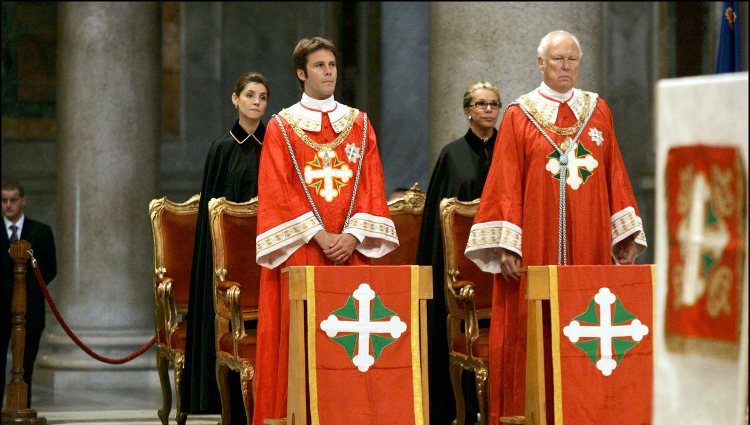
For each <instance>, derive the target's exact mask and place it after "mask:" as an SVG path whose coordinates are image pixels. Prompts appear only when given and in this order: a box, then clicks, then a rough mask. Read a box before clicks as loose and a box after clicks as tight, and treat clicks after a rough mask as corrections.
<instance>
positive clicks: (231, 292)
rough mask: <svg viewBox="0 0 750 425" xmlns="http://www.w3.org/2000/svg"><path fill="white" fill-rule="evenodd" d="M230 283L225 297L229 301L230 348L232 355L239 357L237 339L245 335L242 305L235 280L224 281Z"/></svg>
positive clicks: (238, 287)
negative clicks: (232, 351)
mask: <svg viewBox="0 0 750 425" xmlns="http://www.w3.org/2000/svg"><path fill="white" fill-rule="evenodd" d="M225 283H229V284H231V286H230V287H229V289H227V291H226V299H227V302H228V303H229V321H230V322H231V324H232V348H233V350H234V353H233V354H234V356H235V357H239V348H238V347H239V341H240V339H242V338H243V337H244V336H245V321H244V320H243V318H242V305H241V304H240V297H241V295H242V290H241V289H240V285H239V284H238V283H236V282H231V281H226V282H225Z"/></svg>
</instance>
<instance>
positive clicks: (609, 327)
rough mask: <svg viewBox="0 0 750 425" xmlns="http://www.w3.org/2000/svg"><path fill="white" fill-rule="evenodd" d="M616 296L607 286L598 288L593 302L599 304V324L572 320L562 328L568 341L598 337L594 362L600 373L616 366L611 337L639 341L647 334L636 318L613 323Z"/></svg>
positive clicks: (607, 372)
mask: <svg viewBox="0 0 750 425" xmlns="http://www.w3.org/2000/svg"><path fill="white" fill-rule="evenodd" d="M615 300H616V297H615V295H614V294H613V293H612V292H610V290H609V288H600V289H599V293H597V294H596V295H595V296H594V302H596V303H597V304H598V305H599V325H598V326H581V323H580V322H579V321H577V320H572V321H571V322H570V324H569V325H568V326H565V328H563V334H564V335H565V336H567V337H568V339H569V340H570V342H573V343H575V342H578V340H579V339H580V338H581V337H592V338H599V340H600V344H599V346H600V347H601V353H600V358H599V360H598V361H597V362H596V368H597V369H599V370H600V371H601V372H602V375H604V376H609V375H611V374H612V371H613V370H614V369H615V368H616V367H617V361H616V360H614V359H613V358H612V338H614V337H624V336H626V337H631V338H632V339H633V341H640V340H641V339H643V336H644V335H646V334H648V326H646V325H644V324H642V323H641V321H640V320H638V319H633V321H632V322H630V324H629V325H613V324H612V310H611V306H612V304H614V303H615Z"/></svg>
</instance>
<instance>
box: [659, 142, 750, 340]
mask: <svg viewBox="0 0 750 425" xmlns="http://www.w3.org/2000/svg"><path fill="white" fill-rule="evenodd" d="M745 182H747V177H746V176H745V175H744V172H743V171H742V165H741V162H740V154H739V151H738V150H737V148H736V147H716V146H709V145H691V146H681V147H674V148H672V149H670V150H669V154H668V156H667V168H666V184H667V228H668V232H669V235H668V240H669V270H668V272H667V276H668V277H667V281H668V289H667V303H666V304H667V306H666V323H665V333H666V335H667V336H679V337H688V338H692V339H703V340H715V341H726V342H732V343H736V342H737V341H739V334H740V330H739V327H740V323H741V322H740V312H741V311H742V309H741V305H742V304H741V300H742V292H741V283H742V281H743V270H744V265H743V262H744V258H745V250H746V247H745V246H744V241H745V236H744V232H745V226H746V225H747V205H746V199H747V194H746V188H745Z"/></svg>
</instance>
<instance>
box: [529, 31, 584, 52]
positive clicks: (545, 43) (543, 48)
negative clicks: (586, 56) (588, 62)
mask: <svg viewBox="0 0 750 425" xmlns="http://www.w3.org/2000/svg"><path fill="white" fill-rule="evenodd" d="M563 35H564V36H567V37H570V38H571V39H572V40H573V41H575V43H576V46H577V47H578V59H580V58H581V57H582V56H583V50H581V43H580V42H579V41H578V37H576V36H574V35H573V34H571V33H569V32H567V31H564V30H557V31H552V32H550V33H548V34H547V35H545V36H544V37H542V41H540V42H539V47H537V48H536V52H537V54H538V55H539V57H540V58H542V59H546V58H547V50H548V49H549V43H550V42H551V41H552V40H553V39H555V38H557V37H560V36H563Z"/></svg>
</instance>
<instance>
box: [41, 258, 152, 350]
mask: <svg viewBox="0 0 750 425" xmlns="http://www.w3.org/2000/svg"><path fill="white" fill-rule="evenodd" d="M29 254H31V265H32V267H33V268H34V276H36V280H37V282H39V287H40V288H41V289H42V293H43V294H44V298H45V299H47V303H48V304H49V306H50V308H51V309H52V313H54V314H55V318H56V319H57V322H58V323H60V326H62V328H63V329H64V330H65V333H66V334H68V336H69V337H70V339H72V340H73V342H75V343H76V345H77V346H78V347H79V348H80V349H81V350H83V351H84V352H86V354H88V355H89V356H91V357H93V358H94V359H96V360H99V361H100V362H103V363H108V364H124V363H127V362H129V361H131V360H133V359H135V358H136V357H138V356H140V355H141V354H143V353H145V352H146V351H148V349H149V348H151V347H152V346H153V345H154V344H155V343H156V335H154V337H153V338H151V341H149V342H147V343H146V345H144V346H143V347H141V348H139V349H138V350H136V351H135V352H133V353H131V354H129V355H127V356H125V357H120V358H112V357H105V356H102V355H101V354H98V353H96V352H95V351H94V350H92V349H91V348H89V347H88V346H86V344H84V343H83V341H81V340H80V339H79V338H78V337H77V336H76V334H75V333H74V332H73V330H71V329H70V326H68V324H67V323H66V322H65V319H63V317H62V316H61V315H60V312H59V311H58V310H57V305H56V304H55V301H54V300H53V299H52V296H51V295H50V293H49V290H48V289H47V285H46V284H45V283H44V278H43V277H42V272H41V270H39V267H38V265H37V262H36V259H35V258H34V251H33V250H30V251H29Z"/></svg>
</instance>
